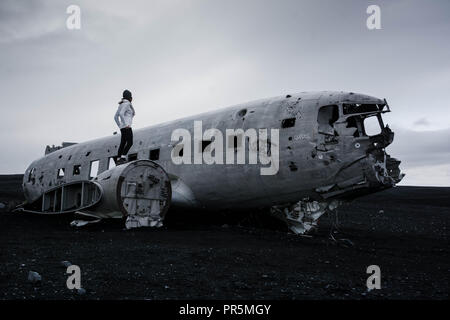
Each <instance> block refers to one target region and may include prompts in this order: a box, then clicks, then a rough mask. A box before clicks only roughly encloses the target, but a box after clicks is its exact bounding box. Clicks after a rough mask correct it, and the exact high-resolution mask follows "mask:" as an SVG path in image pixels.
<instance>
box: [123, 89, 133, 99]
mask: <svg viewBox="0 0 450 320" xmlns="http://www.w3.org/2000/svg"><path fill="white" fill-rule="evenodd" d="M122 97H123V98H124V99H127V100H128V101H131V98H132V97H131V92H130V91H128V90H125V91H124V92H123V94H122Z"/></svg>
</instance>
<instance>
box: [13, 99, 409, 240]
mask: <svg viewBox="0 0 450 320" xmlns="http://www.w3.org/2000/svg"><path fill="white" fill-rule="evenodd" d="M386 112H390V108H389V105H388V104H387V102H386V100H385V99H378V98H374V97H370V96H367V95H362V94H356V93H352V92H330V91H323V92H302V93H298V94H292V95H286V96H281V97H275V98H269V99H263V100H257V101H253V102H249V103H245V104H240V105H236V106H232V107H228V108H223V109H220V110H217V111H213V112H208V113H204V114H200V115H196V116H192V117H187V118H183V119H180V120H176V121H171V122H167V123H163V124H160V125H153V126H150V127H146V128H142V129H138V130H136V131H135V132H134V144H133V147H132V148H131V150H130V152H129V153H128V162H127V163H124V164H121V165H117V166H116V164H115V161H114V157H115V155H116V154H117V148H118V145H119V142H120V137H119V136H117V135H112V136H109V137H105V138H100V139H96V140H92V141H88V142H84V143H76V144H70V143H69V144H66V145H63V146H61V147H54V148H50V147H47V149H46V155H45V156H44V157H42V158H40V159H38V160H36V161H34V162H33V163H31V164H30V166H29V167H28V168H27V170H26V172H25V175H24V181H23V190H24V193H25V198H26V203H24V204H23V205H22V206H21V207H19V208H18V209H17V210H19V211H28V212H35V213H38V214H64V213H69V212H71V213H73V212H76V213H79V214H84V215H87V216H93V217H96V218H98V219H102V218H123V217H126V227H127V228H133V227H140V226H155V227H158V226H161V225H162V223H163V220H164V217H165V215H166V213H167V212H168V210H169V208H170V207H175V206H177V207H191V208H206V209H213V210H219V209H243V208H258V209H261V210H267V211H268V212H270V213H272V214H273V215H275V216H276V217H278V218H280V219H282V220H283V221H285V222H286V223H287V224H288V226H289V228H290V230H292V231H293V232H295V233H298V234H303V233H306V232H308V231H309V230H311V229H312V228H314V227H316V226H317V222H318V219H319V217H320V216H321V215H323V214H324V213H326V212H327V211H330V210H334V209H335V208H336V207H337V206H338V205H339V204H340V203H342V202H344V201H348V200H352V199H354V198H356V197H360V196H363V195H365V194H369V193H373V192H377V191H380V190H383V189H386V188H390V187H393V186H394V185H395V184H396V183H398V182H399V181H400V180H401V179H402V178H403V174H402V173H401V172H400V169H399V164H400V161H399V160H397V159H394V158H391V157H390V156H389V155H388V154H387V153H386V151H385V148H386V147H387V146H388V145H389V144H391V143H392V141H393V137H394V133H393V132H392V131H391V130H390V128H389V126H387V125H385V124H384V122H383V118H382V114H383V113H386ZM369 124H370V126H371V128H373V127H374V124H375V126H376V128H377V130H376V131H375V132H369V130H368V129H369ZM263 129H266V131H264V130H263ZM269 129H270V133H271V135H270V136H269V135H268V130H269ZM203 130H206V131H205V132H203ZM180 132H181V133H183V134H177V133H180ZM225 133H227V135H225ZM228 133H230V135H229V134H228ZM258 133H259V135H258ZM191 137H192V144H191V143H190V142H191ZM230 137H231V138H230ZM180 138H182V139H180ZM223 146H225V148H226V149H227V153H226V157H225V155H224V154H222V152H220V151H221V148H223ZM229 150H231V152H228V151H229ZM253 155H257V156H258V157H259V159H260V163H258V162H257V161H255V158H254V157H253ZM191 158H193V160H191ZM264 166H265V167H264ZM267 166H270V167H271V168H268V167H267ZM269 169H272V170H269ZM264 170H266V171H264Z"/></svg>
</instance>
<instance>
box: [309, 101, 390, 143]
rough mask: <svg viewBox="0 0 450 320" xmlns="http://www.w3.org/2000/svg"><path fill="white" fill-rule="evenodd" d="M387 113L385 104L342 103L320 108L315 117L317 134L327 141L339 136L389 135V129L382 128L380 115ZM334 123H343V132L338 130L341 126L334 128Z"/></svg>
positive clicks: (387, 108) (387, 109)
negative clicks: (323, 136) (324, 137)
mask: <svg viewBox="0 0 450 320" xmlns="http://www.w3.org/2000/svg"><path fill="white" fill-rule="evenodd" d="M389 111H390V110H389V107H388V106H387V104H360V103H344V104H342V105H326V106H322V107H320V108H319V112H318V115H317V123H318V132H319V134H322V135H325V136H327V139H326V140H329V141H332V140H333V139H335V138H333V137H337V136H339V135H346V136H348V135H352V136H353V137H355V138H358V137H373V136H378V135H381V136H383V135H385V134H386V133H390V129H389V127H388V126H386V127H385V126H384V123H383V118H382V117H381V114H382V113H384V112H389ZM338 120H339V121H338ZM335 123H339V124H342V123H344V124H345V126H344V127H345V130H342V129H339V128H342V125H339V126H335ZM388 136H390V134H388ZM387 138H388V140H389V137H387ZM390 142H392V141H389V143H387V144H386V145H388V144H390Z"/></svg>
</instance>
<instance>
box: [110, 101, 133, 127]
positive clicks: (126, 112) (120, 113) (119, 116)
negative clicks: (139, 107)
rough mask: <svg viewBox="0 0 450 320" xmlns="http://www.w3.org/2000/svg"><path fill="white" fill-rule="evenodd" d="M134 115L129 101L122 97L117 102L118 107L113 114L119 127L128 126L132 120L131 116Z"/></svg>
mask: <svg viewBox="0 0 450 320" xmlns="http://www.w3.org/2000/svg"><path fill="white" fill-rule="evenodd" d="M134 115H135V112H134V108H133V106H132V105H131V102H130V101H128V100H127V99H122V101H121V102H119V107H118V108H117V112H116V114H115V116H114V120H115V121H116V123H117V125H118V126H119V128H120V129H123V128H125V127H130V128H131V124H132V122H133V117H134Z"/></svg>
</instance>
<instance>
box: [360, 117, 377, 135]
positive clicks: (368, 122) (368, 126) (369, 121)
mask: <svg viewBox="0 0 450 320" xmlns="http://www.w3.org/2000/svg"><path fill="white" fill-rule="evenodd" d="M364 133H365V134H366V135H367V136H369V137H371V136H375V135H377V134H380V133H381V126H380V123H379V122H378V119H377V117H374V116H373V117H366V118H365V119H364Z"/></svg>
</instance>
